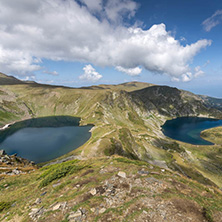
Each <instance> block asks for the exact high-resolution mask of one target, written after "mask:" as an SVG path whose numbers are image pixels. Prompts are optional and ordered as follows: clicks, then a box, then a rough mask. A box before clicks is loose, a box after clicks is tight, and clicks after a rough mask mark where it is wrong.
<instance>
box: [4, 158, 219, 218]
mask: <svg viewBox="0 0 222 222" xmlns="http://www.w3.org/2000/svg"><path fill="white" fill-rule="evenodd" d="M5 184H7V186H6V187H5ZM0 191H1V192H0V200H1V202H0V212H1V213H0V214H1V217H0V218H1V219H0V220H1V221H16V222H19V221H47V222H50V221H52V222H55V221H63V222H65V221H73V222H74V221H101V222H105V221H130V222H131V221H141V222H144V221H149V222H151V221H153V222H154V221H158V222H161V221H170V222H174V221H180V222H183V221H184V222H187V221H193V222H204V221H206V222H209V221H215V222H220V221H222V192H221V190H219V189H217V188H216V187H214V186H209V185H208V186H205V185H204V184H200V183H198V182H196V181H193V180H191V179H188V178H186V177H184V176H183V175H180V174H178V173H175V172H173V171H171V170H169V169H165V168H160V167H157V166H154V165H151V164H148V163H146V162H142V161H137V160H130V159H127V158H123V157H119V156H112V157H104V158H94V159H90V160H84V161H83V160H82V161H80V160H72V161H67V162H65V163H60V164H55V165H51V166H46V167H43V168H41V169H39V170H36V171H34V172H32V173H30V174H25V175H23V174H20V175H18V176H16V177H13V176H11V177H5V178H4V179H2V180H1V181H0Z"/></svg>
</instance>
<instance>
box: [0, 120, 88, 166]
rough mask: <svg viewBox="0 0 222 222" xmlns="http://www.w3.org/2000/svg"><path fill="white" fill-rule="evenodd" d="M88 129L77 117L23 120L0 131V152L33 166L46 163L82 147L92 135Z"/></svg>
mask: <svg viewBox="0 0 222 222" xmlns="http://www.w3.org/2000/svg"><path fill="white" fill-rule="evenodd" d="M91 128H92V125H88V126H79V118H75V117H65V116H60V117H44V118H36V119H31V120H26V121H22V122H19V123H15V124H14V125H12V126H11V127H10V128H8V129H6V130H3V131H0V149H4V150H5V151H6V152H7V153H8V154H9V155H11V154H14V153H17V154H18V156H21V157H23V158H26V159H29V160H32V161H34V162H36V163H40V162H45V161H49V160H52V159H55V158H57V157H59V156H62V155H64V154H66V153H68V152H70V151H72V150H74V149H76V148H78V147H80V146H81V145H83V144H84V143H85V142H86V141H87V140H89V138H90V136H91V133H90V132H89V130H90V129H91Z"/></svg>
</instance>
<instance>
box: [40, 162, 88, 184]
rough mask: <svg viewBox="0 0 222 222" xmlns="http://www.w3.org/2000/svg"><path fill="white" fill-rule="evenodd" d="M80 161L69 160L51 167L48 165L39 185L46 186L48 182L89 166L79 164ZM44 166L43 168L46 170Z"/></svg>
mask: <svg viewBox="0 0 222 222" xmlns="http://www.w3.org/2000/svg"><path fill="white" fill-rule="evenodd" d="M78 162H79V161H77V160H73V161H68V162H65V163H61V164H55V165H52V166H50V167H46V170H45V172H44V173H42V174H41V176H40V177H39V178H38V179H41V182H40V184H39V187H40V188H42V187H45V186H47V185H48V184H50V183H51V182H52V181H54V180H58V179H60V178H62V177H65V176H66V175H68V174H73V173H76V172H78V171H80V170H82V169H84V168H88V167H89V166H87V165H86V166H84V165H77V163H78ZM44 169H45V168H43V169H42V170H44Z"/></svg>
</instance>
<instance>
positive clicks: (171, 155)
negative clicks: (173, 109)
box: [0, 83, 222, 187]
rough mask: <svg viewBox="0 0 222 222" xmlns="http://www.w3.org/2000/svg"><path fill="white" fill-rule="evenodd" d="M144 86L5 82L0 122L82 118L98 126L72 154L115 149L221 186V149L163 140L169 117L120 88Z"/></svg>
mask: <svg viewBox="0 0 222 222" xmlns="http://www.w3.org/2000/svg"><path fill="white" fill-rule="evenodd" d="M146 86H147V84H144V83H132V84H129V83H128V84H122V85H117V86H108V85H106V86H104V85H103V86H100V88H99V89H98V88H95V87H92V88H93V89H92V88H88V89H70V88H64V87H51V86H44V85H37V84H23V85H5V86H1V87H0V90H1V91H0V92H1V95H0V101H1V100H2V104H3V105H2V106H1V107H2V108H1V109H0V112H2V115H1V118H2V119H0V123H2V125H3V124H5V123H8V122H13V121H16V120H18V119H24V118H31V117H40V116H51V115H71V116H78V117H81V119H82V120H81V124H89V123H91V124H94V125H95V127H94V128H93V130H92V137H91V139H90V140H89V141H88V142H87V143H86V144H84V145H83V146H82V147H80V148H79V149H77V150H74V151H73V152H72V153H71V154H76V155H80V154H81V155H82V156H83V157H95V156H103V155H104V153H105V154H106V155H109V154H114V153H117V154H121V155H126V156H129V157H131V158H132V157H133V158H139V159H142V160H146V161H149V162H152V163H155V164H157V165H161V166H162V165H165V166H166V164H167V165H168V167H170V168H171V169H174V170H177V171H179V172H180V173H183V174H184V175H186V176H190V177H192V178H194V179H197V180H198V181H199V182H201V183H208V184H211V182H210V181H209V180H207V179H205V177H207V178H209V179H211V180H212V181H213V182H214V183H216V184H217V185H218V186H220V187H221V186H222V180H221V177H220V176H218V175H220V174H221V173H222V169H220V168H218V169H217V170H216V168H217V165H219V164H220V160H219V159H218V160H217V161H216V163H215V158H214V157H213V156H214V155H213V154H214V153H215V152H217V148H215V147H214V146H207V147H206V148H202V147H201V148H199V147H198V146H191V145H188V144H182V143H179V142H174V141H172V140H170V139H167V138H165V137H164V135H163V134H162V132H161V131H160V126H161V125H162V124H163V123H164V121H165V120H166V117H164V116H161V115H159V114H158V112H157V110H155V109H153V110H152V111H148V110H147V107H145V106H144V104H143V103H142V102H141V100H140V99H139V98H137V97H136V96H133V97H132V95H131V94H129V93H127V92H125V91H122V90H123V89H126V91H132V90H135V88H137V89H141V88H143V87H146ZM204 114H205V113H204ZM218 149H219V148H218ZM209 150H210V152H212V154H211V155H209ZM68 155H70V154H67V155H65V156H68ZM161 161H162V162H161ZM215 164H216V166H215ZM212 169H213V170H212ZM204 176H205V177H204Z"/></svg>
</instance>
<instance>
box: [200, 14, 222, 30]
mask: <svg viewBox="0 0 222 222" xmlns="http://www.w3.org/2000/svg"><path fill="white" fill-rule="evenodd" d="M220 23H222V10H217V11H216V12H215V13H214V14H213V15H212V16H211V17H209V18H207V19H206V20H204V21H203V23H202V25H203V28H204V30H205V31H206V32H209V31H210V30H211V29H212V28H214V27H215V26H217V25H219V24H220Z"/></svg>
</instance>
